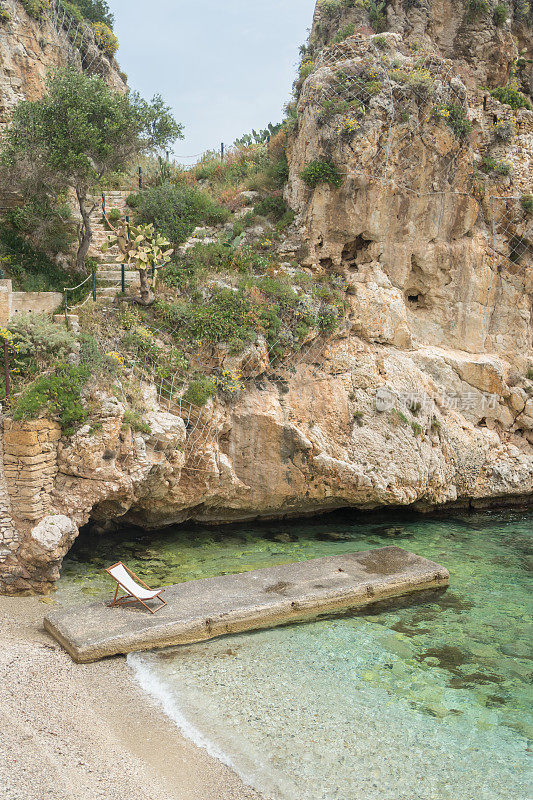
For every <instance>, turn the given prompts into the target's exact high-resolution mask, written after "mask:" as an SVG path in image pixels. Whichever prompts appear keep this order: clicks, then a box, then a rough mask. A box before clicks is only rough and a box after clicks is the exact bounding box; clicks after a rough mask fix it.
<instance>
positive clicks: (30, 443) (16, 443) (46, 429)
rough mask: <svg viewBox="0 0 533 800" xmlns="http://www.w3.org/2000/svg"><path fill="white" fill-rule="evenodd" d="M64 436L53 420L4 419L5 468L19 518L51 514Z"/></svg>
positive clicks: (14, 514) (17, 517) (12, 503)
mask: <svg viewBox="0 0 533 800" xmlns="http://www.w3.org/2000/svg"><path fill="white" fill-rule="evenodd" d="M60 438H61V428H60V427H59V425H58V424H57V423H56V422H51V421H50V420H45V419H36V420H29V421H27V422H16V421H14V420H12V419H6V420H5V421H4V472H5V478H6V482H7V489H8V492H9V496H10V498H11V507H12V511H13V516H14V517H15V518H16V519H19V520H21V521H27V522H36V521H37V520H41V519H42V518H43V517H44V516H46V514H48V512H49V510H50V493H51V491H52V489H53V486H54V479H55V476H56V475H57V442H58V441H59V439H60Z"/></svg>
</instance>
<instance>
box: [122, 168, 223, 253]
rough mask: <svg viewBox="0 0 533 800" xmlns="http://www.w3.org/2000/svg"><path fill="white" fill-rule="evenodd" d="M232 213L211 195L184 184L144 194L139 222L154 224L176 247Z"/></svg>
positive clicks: (138, 217) (152, 189)
mask: <svg viewBox="0 0 533 800" xmlns="http://www.w3.org/2000/svg"><path fill="white" fill-rule="evenodd" d="M229 216H230V214H229V211H227V210H226V209H225V208H223V207H222V206H220V205H218V203H215V201H214V200H212V199H211V198H210V197H209V196H208V195H207V194H205V193H203V192H200V191H199V190H198V189H195V188H193V187H191V186H186V185H184V184H173V183H164V184H162V185H161V186H154V187H152V188H150V189H147V190H146V191H144V192H142V193H141V195H140V198H139V202H138V205H137V219H138V221H139V222H144V223H152V224H153V225H155V227H156V229H157V230H158V231H159V233H160V234H161V235H162V236H164V237H165V238H166V239H168V240H169V241H170V242H172V244H173V245H174V246H176V245H178V244H181V243H182V242H184V241H186V239H187V238H188V237H189V236H190V234H191V233H192V232H193V230H194V229H195V228H196V227H197V226H198V225H201V224H204V225H216V224H217V223H221V222H225V221H226V220H227V219H228V218H229Z"/></svg>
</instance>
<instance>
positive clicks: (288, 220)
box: [276, 209, 296, 233]
mask: <svg viewBox="0 0 533 800" xmlns="http://www.w3.org/2000/svg"><path fill="white" fill-rule="evenodd" d="M295 219H296V214H295V213H294V211H293V210H292V209H289V210H288V211H286V212H285V213H284V215H283V216H282V218H281V219H280V221H279V222H278V223H277V225H276V230H277V231H279V232H280V233H282V232H283V231H284V230H286V229H287V228H288V227H290V226H291V225H292V223H293V222H294V220H295Z"/></svg>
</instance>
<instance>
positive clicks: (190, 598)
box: [44, 547, 449, 662]
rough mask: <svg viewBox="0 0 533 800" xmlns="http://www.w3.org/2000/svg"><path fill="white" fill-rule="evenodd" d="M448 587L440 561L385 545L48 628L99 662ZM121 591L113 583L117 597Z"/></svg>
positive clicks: (91, 608) (67, 618)
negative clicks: (154, 610)
mask: <svg viewBox="0 0 533 800" xmlns="http://www.w3.org/2000/svg"><path fill="white" fill-rule="evenodd" d="M448 583H449V573H448V571H447V570H446V569H445V568H444V567H441V566H439V564H436V563H435V562H433V561H428V560H427V559H425V558H422V557H420V556H417V555H414V554H413V553H409V552H407V551H406V550H402V549H401V548H399V547H383V548H380V549H378V550H367V551H364V552H360V553H350V554H348V555H341V556H329V557H327V558H317V559H313V560H312V561H303V562H298V563H293V564H284V565H282V566H277V567H268V568H267V569H259V570H253V571H252V572H244V573H240V574H237V575H222V576H220V577H216V578H205V579H203V580H197V581H191V582H188V583H180V584H176V585H174V586H168V587H166V588H165V591H164V593H163V597H164V599H165V600H166V601H167V603H168V605H167V606H166V607H165V608H163V609H162V610H161V611H158V612H157V613H156V614H150V613H149V612H148V611H146V609H144V608H143V607H142V606H141V605H140V604H139V605H138V606H137V605H130V606H123V607H115V608H108V607H107V606H106V604H105V603H101V602H100V603H91V604H88V605H82V606H78V607H76V608H72V609H69V610H61V609H58V610H56V611H52V612H51V613H50V614H48V615H47V616H46V617H45V620H44V627H45V628H46V630H47V631H48V632H49V633H50V634H51V635H52V636H53V637H54V638H55V639H57V641H58V642H59V643H60V644H61V645H62V646H63V647H64V648H65V650H67V652H68V653H70V655H71V656H72V658H73V659H74V660H75V661H77V662H87V661H97V660H98V659H100V658H104V657H106V656H113V655H117V654H121V653H131V652H133V651H136V650H151V649H152V648H156V647H168V646H170V645H178V644H191V643H193V642H201V641H204V640H206V639H213V638H214V637H216V636H223V635H224V634H228V633H239V632H242V631H250V630H257V629H259V628H270V627H274V626H276V625H283V624H286V623H289V622H298V621H303V620H310V619H314V618H316V617H319V616H321V615H325V614H331V613H334V612H340V611H347V610H350V609H356V608H360V607H361V606H366V605H370V604H372V603H376V602H378V601H380V600H385V599H388V598H393V597H400V596H402V595H406V594H410V593H412V592H419V591H422V590H427V589H437V588H441V587H445V586H447V585H448ZM113 589H114V585H113V586H111V584H110V600H111V599H112V594H113ZM156 606H157V602H156V603H155V605H154V608H155V607H156Z"/></svg>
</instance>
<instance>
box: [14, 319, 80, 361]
mask: <svg viewBox="0 0 533 800" xmlns="http://www.w3.org/2000/svg"><path fill="white" fill-rule="evenodd" d="M8 327H9V330H10V331H11V333H12V334H13V336H14V344H15V345H16V354H15V357H14V363H15V364H16V366H17V368H18V369H19V370H20V372H21V373H22V375H27V374H31V373H32V372H33V371H34V369H36V368H37V367H38V366H39V367H41V368H42V366H43V364H44V363H46V362H51V361H65V360H66V358H67V355H68V354H69V353H70V352H71V351H72V350H73V349H74V345H75V344H76V338H75V337H74V336H73V334H72V333H70V331H67V329H66V328H65V327H63V326H62V325H56V324H55V323H53V322H52V321H51V320H50V319H49V317H47V316H46V315H44V314H17V315H16V316H15V317H14V318H13V319H12V320H11V322H10V323H9V326H8Z"/></svg>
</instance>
